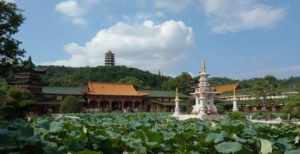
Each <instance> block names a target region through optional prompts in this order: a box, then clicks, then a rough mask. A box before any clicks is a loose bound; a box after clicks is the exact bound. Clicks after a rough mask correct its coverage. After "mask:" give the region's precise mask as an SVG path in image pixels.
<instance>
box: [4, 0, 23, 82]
mask: <svg viewBox="0 0 300 154" xmlns="http://www.w3.org/2000/svg"><path fill="white" fill-rule="evenodd" d="M23 20H24V18H23V16H22V14H21V11H20V10H19V9H18V8H17V6H16V4H15V3H9V2H6V1H0V77H2V78H7V77H8V76H9V75H10V74H12V72H13V71H15V69H16V67H17V64H18V63H20V61H21V58H22V56H23V54H24V50H23V49H20V47H19V45H20V44H21V42H20V41H18V40H16V39H14V38H13V36H14V34H16V33H17V32H18V30H19V27H20V25H21V24H22V23H23Z"/></svg>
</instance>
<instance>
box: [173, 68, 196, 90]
mask: <svg viewBox="0 0 300 154" xmlns="http://www.w3.org/2000/svg"><path fill="white" fill-rule="evenodd" d="M175 80H176V83H177V87H178V88H179V91H180V92H182V93H184V94H189V93H190V92H191V87H192V81H193V77H192V76H191V75H190V74H189V73H186V72H183V73H181V74H180V75H179V76H177V77H176V78H175ZM173 90H174V89H173Z"/></svg>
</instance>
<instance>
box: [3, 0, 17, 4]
mask: <svg viewBox="0 0 300 154" xmlns="http://www.w3.org/2000/svg"><path fill="white" fill-rule="evenodd" d="M0 1H4V2H8V3H16V1H15V0H0Z"/></svg>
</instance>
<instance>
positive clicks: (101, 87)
mask: <svg viewBox="0 0 300 154" xmlns="http://www.w3.org/2000/svg"><path fill="white" fill-rule="evenodd" d="M87 94H89V95H107V96H144V95H146V93H142V92H138V91H137V90H136V89H135V88H134V86H133V85H131V84H119V83H98V82H89V83H88V86H87Z"/></svg>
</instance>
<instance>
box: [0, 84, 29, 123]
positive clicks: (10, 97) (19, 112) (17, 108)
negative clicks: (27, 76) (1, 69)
mask: <svg viewBox="0 0 300 154" xmlns="http://www.w3.org/2000/svg"><path fill="white" fill-rule="evenodd" d="M32 104H33V96H32V95H31V93H30V92H29V91H26V90H21V89H18V88H15V87H10V88H6V91H5V92H3V90H2V92H1V104H0V113H1V118H2V119H14V118H24V117H25V116H26V114H27V113H28V111H30V107H31V105H32Z"/></svg>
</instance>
